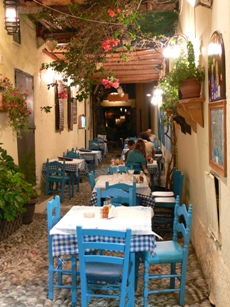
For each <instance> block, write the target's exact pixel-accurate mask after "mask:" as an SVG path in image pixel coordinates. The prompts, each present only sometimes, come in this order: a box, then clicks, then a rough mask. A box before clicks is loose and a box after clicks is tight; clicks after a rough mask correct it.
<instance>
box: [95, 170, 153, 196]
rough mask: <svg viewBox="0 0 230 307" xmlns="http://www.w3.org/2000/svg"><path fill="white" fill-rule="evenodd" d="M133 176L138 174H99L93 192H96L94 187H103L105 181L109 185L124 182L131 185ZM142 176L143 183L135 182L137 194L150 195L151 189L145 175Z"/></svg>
mask: <svg viewBox="0 0 230 307" xmlns="http://www.w3.org/2000/svg"><path fill="white" fill-rule="evenodd" d="M133 176H135V177H137V176H139V175H129V174H117V173H114V174H113V175H101V176H99V177H97V179H96V183H95V186H94V189H93V192H96V188H101V189H105V183H106V181H108V182H109V184H111V185H112V184H116V183H126V184H130V185H131V184H133ZM143 177H144V181H143V183H137V184H136V191H137V193H138V194H142V195H150V193H151V189H150V187H149V184H148V181H147V178H146V176H143Z"/></svg>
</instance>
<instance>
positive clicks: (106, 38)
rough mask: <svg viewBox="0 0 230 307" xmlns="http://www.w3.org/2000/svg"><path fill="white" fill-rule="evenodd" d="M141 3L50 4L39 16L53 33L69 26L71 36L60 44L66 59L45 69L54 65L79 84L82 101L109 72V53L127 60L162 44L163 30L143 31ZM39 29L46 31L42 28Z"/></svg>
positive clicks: (134, 0) (104, 0) (72, 83)
mask: <svg viewBox="0 0 230 307" xmlns="http://www.w3.org/2000/svg"><path fill="white" fill-rule="evenodd" d="M140 5H141V1H138V0H117V1H107V0H98V1H94V0H87V1H86V2H84V3H74V4H73V5H69V6H68V9H69V11H68V13H63V12H58V11H57V10H55V11H53V10H52V8H50V7H47V6H46V8H45V10H44V11H43V12H42V13H40V14H39V15H37V17H36V18H37V19H38V18H41V19H42V18H44V19H46V20H47V22H49V25H50V29H49V31H50V33H52V32H55V33H58V29H61V31H63V29H65V31H66V32H68V33H69V34H70V35H71V37H70V38H69V39H68V41H67V42H66V43H64V45H62V46H58V47H57V48H58V49H59V51H60V52H62V54H63V57H62V59H57V60H55V61H53V62H51V63H49V64H46V63H43V64H42V69H48V68H53V69H54V70H55V71H57V72H59V73H61V74H62V77H63V79H62V80H63V82H65V83H66V82H67V81H70V86H76V85H78V87H79V91H78V92H77V95H76V98H77V100H78V101H82V100H83V99H85V98H87V97H88V95H89V94H90V92H91V89H92V86H93V85H95V84H96V83H98V82H99V81H100V82H101V80H102V79H104V80H106V78H105V74H107V73H108V72H105V71H104V67H103V64H104V63H106V58H107V55H108V54H112V53H113V52H116V51H118V52H119V55H120V59H119V61H127V60H128V59H129V58H130V57H131V56H132V53H133V52H135V50H136V47H141V48H143V47H145V46H148V47H149V43H150V42H151V48H157V47H162V41H161V40H162V38H163V36H164V35H162V34H163V33H161V35H159V36H158V35H155V33H149V32H148V33H144V34H143V33H142V31H141V29H140V24H139V22H140V20H141V18H142V13H140V12H139V7H140ZM43 6H44V5H43ZM52 25H53V28H52ZM46 32H47V29H46ZM46 32H45V34H44V39H45V35H46V36H47V33H46ZM38 33H40V34H39V35H42V31H38ZM163 42H164V43H165V39H164V40H163ZM98 63H100V65H98ZM114 66H116V65H114ZM111 73H113V72H111ZM114 77H115V76H114ZM107 80H108V78H107ZM104 82H105V81H104ZM106 84H108V83H106Z"/></svg>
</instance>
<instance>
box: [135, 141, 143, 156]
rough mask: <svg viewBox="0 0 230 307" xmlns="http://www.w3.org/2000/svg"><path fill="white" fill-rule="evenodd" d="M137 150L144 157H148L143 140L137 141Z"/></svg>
mask: <svg viewBox="0 0 230 307" xmlns="http://www.w3.org/2000/svg"><path fill="white" fill-rule="evenodd" d="M135 150H138V151H140V152H141V153H142V155H143V156H144V157H146V148H145V143H144V141H143V140H142V139H139V140H137V141H136V144H135Z"/></svg>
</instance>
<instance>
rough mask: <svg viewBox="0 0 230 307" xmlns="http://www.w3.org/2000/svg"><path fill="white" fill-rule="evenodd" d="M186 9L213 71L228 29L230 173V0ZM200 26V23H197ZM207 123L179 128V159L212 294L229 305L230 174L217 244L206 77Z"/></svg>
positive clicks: (188, 27) (223, 181) (189, 31)
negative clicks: (214, 54) (208, 178)
mask: <svg viewBox="0 0 230 307" xmlns="http://www.w3.org/2000/svg"><path fill="white" fill-rule="evenodd" d="M182 3H183V5H182V12H181V15H180V28H181V29H180V31H181V32H182V33H184V34H186V35H187V36H188V37H190V38H195V37H196V38H197V39H198V40H199V41H200V42H201V52H202V54H201V57H200V59H201V63H202V64H203V65H204V66H205V69H206V73H207V60H208V54H207V48H208V43H209V39H210V37H211V35H212V33H213V32H214V31H216V30H219V31H220V32H221V33H222V34H223V39H224V43H225V54H226V86H227V139H228V140H227V148H228V149H227V160H228V162H227V165H228V166H227V168H228V169H227V173H228V174H229V171H230V169H229V167H230V166H229V165H230V163H229V161H230V159H229V158H230V150H229V148H230V146H229V138H228V136H229V125H228V118H229V116H230V113H229V110H228V106H229V98H228V93H229V88H230V83H229V77H230V71H229V55H230V44H229V41H230V40H229V35H230V30H229V29H230V28H229V17H230V16H229V14H230V2H229V1H228V0H222V1H221V5H220V1H215V0H214V4H213V8H212V10H210V9H207V8H204V7H201V6H198V7H197V8H195V10H194V9H193V8H192V7H191V6H190V5H189V4H188V2H187V1H186V0H184V1H182ZM194 26H195V27H194ZM205 96H206V101H205V102H204V107H203V112H204V128H202V127H200V126H199V125H198V126H197V127H198V129H197V133H194V132H192V135H189V134H186V135H184V134H182V133H181V132H180V131H179V130H178V131H177V137H178V163H179V168H180V169H181V170H182V171H183V173H184V175H185V194H184V195H185V200H186V203H192V204H193V224H192V242H193V245H194V246H195V249H196V253H197V255H198V258H199V260H200V262H201V265H202V268H203V271H204V273H205V275H206V279H207V282H208V285H209V290H210V298H212V300H213V303H215V305H216V306H217V307H222V306H228V305H229V302H230V286H229V285H230V257H229V250H230V237H229V232H230V224H229V198H230V189H229V184H230V182H229V175H228V177H222V176H221V175H219V174H217V173H216V176H217V177H218V178H219V186H220V233H221V238H222V242H221V244H222V245H221V246H220V245H218V244H216V243H215V242H214V240H213V239H212V238H211V237H210V235H209V233H208V219H207V216H208V211H209V210H210V205H211V204H210V203H207V200H206V191H205V176H204V172H210V171H212V169H211V168H210V166H209V156H208V150H209V141H208V100H209V97H208V80H207V78H206V81H205Z"/></svg>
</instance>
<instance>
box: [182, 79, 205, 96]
mask: <svg viewBox="0 0 230 307" xmlns="http://www.w3.org/2000/svg"><path fill="white" fill-rule="evenodd" d="M200 91H201V83H200V82H199V81H197V80H196V79H187V80H184V81H183V82H182V84H181V87H180V94H181V98H182V99H187V98H196V97H200Z"/></svg>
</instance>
